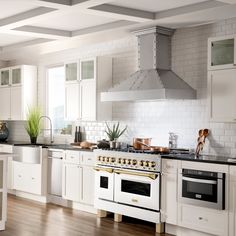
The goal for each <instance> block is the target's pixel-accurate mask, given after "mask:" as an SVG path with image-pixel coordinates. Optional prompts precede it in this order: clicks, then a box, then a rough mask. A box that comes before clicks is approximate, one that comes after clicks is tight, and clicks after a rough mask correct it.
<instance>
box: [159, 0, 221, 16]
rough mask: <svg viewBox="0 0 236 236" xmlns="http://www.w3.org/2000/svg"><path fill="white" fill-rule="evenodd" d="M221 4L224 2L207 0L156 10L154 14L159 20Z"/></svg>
mask: <svg viewBox="0 0 236 236" xmlns="http://www.w3.org/2000/svg"><path fill="white" fill-rule="evenodd" d="M222 6H225V3H222V2H218V1H212V0H209V1H206V2H201V3H196V4H192V5H188V6H184V7H178V8H174V9H170V10H166V11H160V12H157V13H156V14H155V19H156V20H159V19H164V18H168V17H174V16H178V15H184V14H190V13H193V12H197V11H203V10H207V9H211V8H215V7H222Z"/></svg>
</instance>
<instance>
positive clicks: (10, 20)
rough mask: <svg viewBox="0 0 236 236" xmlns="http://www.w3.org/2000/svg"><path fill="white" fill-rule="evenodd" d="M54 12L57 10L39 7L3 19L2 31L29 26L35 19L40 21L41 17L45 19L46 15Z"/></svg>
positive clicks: (1, 23)
mask: <svg viewBox="0 0 236 236" xmlns="http://www.w3.org/2000/svg"><path fill="white" fill-rule="evenodd" d="M52 11H55V9H54V8H48V7H38V8H35V9H33V10H29V11H26V12H23V13H20V14H17V15H14V16H10V17H7V18H3V19H1V20H0V30H9V29H13V28H16V27H20V26H22V25H25V24H27V23H28V22H29V21H31V22H32V19H33V18H34V19H35V20H36V19H39V17H42V15H43V16H44V17H45V14H49V13H50V12H52Z"/></svg>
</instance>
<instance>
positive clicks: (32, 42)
mask: <svg viewBox="0 0 236 236" xmlns="http://www.w3.org/2000/svg"><path fill="white" fill-rule="evenodd" d="M51 41H54V40H52V39H41V38H39V39H33V40H28V41H24V42H20V43H14V44H11V45H7V46H4V47H2V48H1V49H2V50H1V52H5V51H10V50H16V49H19V48H23V47H28V46H34V45H37V44H42V43H47V42H51Z"/></svg>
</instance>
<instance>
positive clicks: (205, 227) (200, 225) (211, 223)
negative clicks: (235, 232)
mask: <svg viewBox="0 0 236 236" xmlns="http://www.w3.org/2000/svg"><path fill="white" fill-rule="evenodd" d="M178 214H179V216H178V225H179V226H182V227H186V228H189V229H193V230H197V231H201V232H205V233H209V234H212V235H218V236H227V235H228V220H227V219H228V218H227V212H226V211H220V210H214V209H209V208H202V207H195V206H191V205H184V204H179V209H178Z"/></svg>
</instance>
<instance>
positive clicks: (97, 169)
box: [93, 167, 113, 173]
mask: <svg viewBox="0 0 236 236" xmlns="http://www.w3.org/2000/svg"><path fill="white" fill-rule="evenodd" d="M93 169H94V170H96V171H105V172H108V173H113V169H111V168H101V167H94V168H93Z"/></svg>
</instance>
